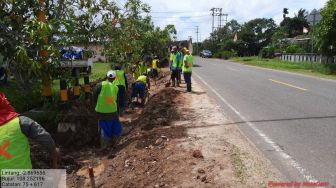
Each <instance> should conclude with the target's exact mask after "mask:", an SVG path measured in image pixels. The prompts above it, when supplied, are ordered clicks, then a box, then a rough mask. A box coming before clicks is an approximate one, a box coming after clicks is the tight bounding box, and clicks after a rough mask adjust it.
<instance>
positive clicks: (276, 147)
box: [193, 72, 318, 182]
mask: <svg viewBox="0 0 336 188" xmlns="http://www.w3.org/2000/svg"><path fill="white" fill-rule="evenodd" d="M193 74H194V75H195V76H196V77H198V78H199V79H200V80H201V81H202V82H203V84H205V85H206V86H207V87H208V88H209V89H210V90H211V91H212V92H213V93H214V94H215V95H216V96H217V97H218V98H219V99H220V100H221V101H222V102H223V103H224V104H225V105H227V106H228V107H229V108H230V109H231V110H232V111H233V112H234V113H235V114H236V115H237V116H239V117H240V119H241V120H243V121H244V122H246V124H247V125H248V126H249V127H251V128H252V129H253V130H254V131H255V132H256V133H257V134H258V135H259V136H260V137H261V138H263V139H264V141H265V142H266V143H267V144H269V145H270V146H271V147H272V148H273V149H274V150H275V151H276V152H278V154H279V155H280V156H281V157H282V158H283V159H284V160H285V161H286V162H288V163H289V164H290V165H291V166H292V167H294V168H295V169H297V170H298V172H299V173H300V175H302V176H303V177H304V178H305V179H306V180H307V181H309V182H318V181H317V180H316V179H315V178H314V177H313V176H312V175H310V173H309V172H308V170H307V169H305V168H303V167H302V166H301V165H300V164H299V163H298V162H297V161H295V160H294V159H293V158H292V157H291V156H290V155H288V154H287V153H286V152H285V151H284V150H282V149H281V148H280V146H279V145H277V144H276V143H275V142H273V141H272V140H271V139H270V138H269V137H268V136H267V135H266V134H264V133H263V132H262V131H261V130H260V129H258V128H257V127H256V126H255V125H254V124H253V123H251V122H249V121H247V119H246V118H245V117H244V116H243V115H242V114H241V113H240V112H239V111H238V110H237V109H236V108H234V107H233V106H232V105H231V104H230V103H229V102H228V101H226V100H225V99H224V98H223V97H222V96H221V95H220V94H219V93H218V92H217V91H216V90H215V89H213V88H212V87H211V86H210V85H209V84H208V83H207V82H206V81H204V80H203V78H201V77H200V76H199V75H198V74H197V73H195V72H193Z"/></svg>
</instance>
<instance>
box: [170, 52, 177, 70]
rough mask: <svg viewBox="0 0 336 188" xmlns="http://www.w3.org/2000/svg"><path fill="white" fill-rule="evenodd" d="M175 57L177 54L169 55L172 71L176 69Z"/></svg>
mask: <svg viewBox="0 0 336 188" xmlns="http://www.w3.org/2000/svg"><path fill="white" fill-rule="evenodd" d="M176 56H177V53H176V54H173V53H171V54H170V60H171V61H172V62H173V63H172V68H174V69H175V68H176V67H177V58H176Z"/></svg>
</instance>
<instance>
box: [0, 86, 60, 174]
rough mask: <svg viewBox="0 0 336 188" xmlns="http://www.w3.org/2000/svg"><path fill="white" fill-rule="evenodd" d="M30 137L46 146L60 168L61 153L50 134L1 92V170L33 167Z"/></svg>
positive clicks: (54, 162) (53, 162)
mask: <svg viewBox="0 0 336 188" xmlns="http://www.w3.org/2000/svg"><path fill="white" fill-rule="evenodd" d="M28 138H30V139H32V140H34V141H36V142H37V143H39V144H41V145H42V146H44V147H45V148H46V149H47V150H48V152H49V153H50V155H51V159H52V168H58V162H59V160H60V154H59V150H58V148H56V145H55V142H54V140H53V139H52V138H51V136H50V134H49V133H48V132H47V131H46V130H45V129H44V128H43V127H42V126H41V125H39V124H38V123H37V122H35V121H34V120H32V119H30V118H28V117H25V116H20V115H19V114H18V113H17V112H16V111H15V109H14V108H13V107H12V105H11V104H10V103H9V101H8V100H7V98H6V97H5V94H4V93H2V92H0V171H1V170H2V169H32V162H31V159H30V146H29V140H28Z"/></svg>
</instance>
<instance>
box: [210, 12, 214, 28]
mask: <svg viewBox="0 0 336 188" xmlns="http://www.w3.org/2000/svg"><path fill="white" fill-rule="evenodd" d="M210 11H212V13H211V15H212V32H214V29H215V26H214V24H215V8H212V9H210Z"/></svg>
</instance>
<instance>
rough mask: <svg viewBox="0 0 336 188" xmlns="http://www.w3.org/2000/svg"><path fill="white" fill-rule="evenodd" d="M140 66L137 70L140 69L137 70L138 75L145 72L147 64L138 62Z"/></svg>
mask: <svg viewBox="0 0 336 188" xmlns="http://www.w3.org/2000/svg"><path fill="white" fill-rule="evenodd" d="M139 66H140V67H139V70H140V72H139V74H140V75H142V74H143V73H147V68H148V67H147V64H146V63H142V64H140V65H139Z"/></svg>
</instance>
